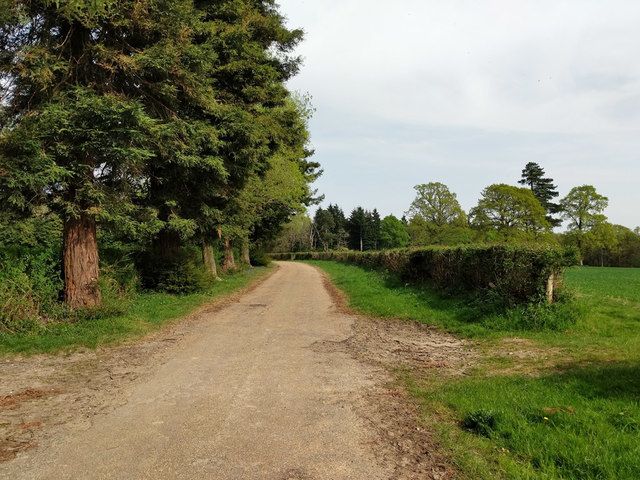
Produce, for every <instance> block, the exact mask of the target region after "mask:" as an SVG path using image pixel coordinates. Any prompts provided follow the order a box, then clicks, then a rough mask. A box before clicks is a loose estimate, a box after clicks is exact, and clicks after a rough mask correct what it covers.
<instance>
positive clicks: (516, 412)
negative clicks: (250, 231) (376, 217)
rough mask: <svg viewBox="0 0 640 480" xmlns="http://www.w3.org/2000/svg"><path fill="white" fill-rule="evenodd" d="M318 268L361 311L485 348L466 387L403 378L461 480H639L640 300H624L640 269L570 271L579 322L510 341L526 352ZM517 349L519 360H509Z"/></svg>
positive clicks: (447, 306) (454, 311) (443, 312)
mask: <svg viewBox="0 0 640 480" xmlns="http://www.w3.org/2000/svg"><path fill="white" fill-rule="evenodd" d="M313 263H314V264H315V265H317V266H319V267H320V268H322V269H323V270H325V271H326V272H327V273H328V274H329V276H330V277H331V279H332V281H333V282H334V284H335V285H336V286H338V288H340V289H342V290H343V291H344V292H345V293H346V294H347V296H348V298H349V305H350V307H351V308H353V309H354V310H357V311H361V312H363V313H366V314H369V315H375V316H380V317H399V318H406V319H413V320H418V321H421V322H426V323H431V324H434V325H440V326H442V327H444V328H447V329H448V330H450V331H457V332H459V333H463V334H466V335H468V336H475V337H476V338H481V339H482V340H481V345H480V347H481V348H480V351H481V352H483V353H484V354H486V358H484V359H481V360H480V365H479V366H478V367H476V368H474V369H472V370H469V371H467V375H465V376H464V377H445V376H442V375H437V374H434V375H433V376H431V377H427V378H421V379H417V378H414V377H412V376H411V375H410V374H405V376H404V380H405V381H406V385H407V388H408V390H409V391H410V392H411V393H412V395H413V396H415V398H416V399H418V400H419V401H420V402H421V404H422V405H423V412H424V418H425V421H426V422H427V423H428V424H430V425H431V426H432V428H434V430H436V431H437V432H438V435H439V440H440V443H441V444H442V445H443V446H444V447H445V448H446V449H447V450H448V451H449V452H450V454H451V456H452V460H453V461H454V462H455V463H456V464H457V466H458V468H459V469H460V470H461V472H462V475H463V476H464V477H466V478H473V479H476V478H478V479H482V478H485V479H492V478H511V479H522V478H535V479H538V478H540V479H637V478H640V442H638V435H640V402H638V398H640V383H639V382H638V378H640V353H639V352H640V294H638V291H637V290H635V289H633V288H628V285H639V284H640V269H593V268H584V267H583V268H573V269H570V270H569V272H568V274H567V280H566V281H567V284H568V286H569V287H570V288H573V289H575V290H576V291H577V296H578V300H579V302H580V303H581V304H582V305H583V309H582V316H581V318H580V320H579V321H578V323H577V324H576V325H575V326H573V327H571V328H569V329H566V330H562V331H555V332H553V331H540V332H528V331H520V332H515V334H517V336H518V337H519V338H521V339H522V338H524V339H525V340H526V342H525V343H524V344H523V346H522V345H521V346H520V347H519V346H518V345H520V343H518V342H516V343H514V342H513V340H514V339H513V338H507V337H512V336H514V332H510V331H508V330H500V329H498V330H493V331H492V332H491V329H490V328H489V327H488V326H487V325H480V326H475V327H473V328H472V327H471V326H469V325H467V324H465V323H464V320H463V319H461V318H460V316H461V315H464V313H465V308H468V307H465V306H464V305H459V304H457V303H455V301H454V300H453V299H444V300H443V299H441V298H439V297H437V296H435V297H434V296H432V293H429V292H419V291H413V290H412V288H411V287H407V286H404V285H398V284H397V282H396V283H393V282H390V281H389V278H388V277H387V276H385V275H384V274H382V273H380V272H373V271H367V270H364V269H362V268H359V267H355V266H352V265H344V264H335V263H334V262H313ZM449 302H453V303H449ZM466 311H467V312H468V311H470V310H468V309H467V310H466ZM505 342H506V343H505ZM509 342H511V343H509ZM507 345H511V346H507ZM510 348H512V349H515V350H517V349H518V348H523V349H524V350H522V352H518V353H522V354H523V355H522V356H519V355H513V356H509V355H508V354H507V355H505V349H510ZM514 372H516V373H514ZM465 427H466V428H465Z"/></svg>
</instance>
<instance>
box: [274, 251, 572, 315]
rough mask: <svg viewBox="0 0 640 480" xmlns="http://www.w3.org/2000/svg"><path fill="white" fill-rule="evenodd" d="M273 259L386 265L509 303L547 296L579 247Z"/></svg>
mask: <svg viewBox="0 0 640 480" xmlns="http://www.w3.org/2000/svg"><path fill="white" fill-rule="evenodd" d="M271 256H272V258H273V259H274V260H289V259H291V260H337V261H341V262H348V263H355V264H358V265H363V266H366V267H370V268H377V269H383V270H387V271H389V272H392V273H394V274H397V275H400V276H401V277H402V278H403V279H404V280H405V281H407V282H409V283H413V284H418V285H420V284H426V285H428V286H430V287H433V288H435V289H437V290H441V291H467V292H469V291H483V290H484V291H491V292H492V293H493V294H495V295H497V296H499V297H501V298H502V299H503V300H504V301H505V302H508V303H509V304H512V305H517V304H526V303H530V302H532V301H538V300H540V299H542V298H545V296H548V299H549V300H552V299H553V298H554V295H555V293H554V292H555V291H557V288H558V287H559V286H560V285H561V284H562V278H563V275H564V271H565V269H566V268H567V267H569V266H572V265H576V264H577V263H578V262H579V257H578V251H577V250H576V249H573V248H558V247H545V246H529V245H493V246H487V245H480V246H467V245H465V246H459V247H430V248H420V249H402V250H385V251H379V252H353V251H347V252H307V253H295V254H272V255H271Z"/></svg>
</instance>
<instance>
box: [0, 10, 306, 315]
mask: <svg viewBox="0 0 640 480" xmlns="http://www.w3.org/2000/svg"><path fill="white" fill-rule="evenodd" d="M301 38H302V32H301V31H299V30H288V29H287V28H286V27H285V25H284V18H283V17H282V16H281V15H280V14H279V13H278V11H277V6H276V4H275V2H274V1H273V0H223V1H221V2H211V1H195V2H194V1H192V0H153V1H151V0H135V1H134V0H122V1H118V2H116V1H115V0H74V1H73V2H52V1H50V0H30V1H26V0H0V100H1V102H0V122H1V123H0V129H1V130H0V172H2V176H1V177H0V204H1V205H2V208H3V209H6V210H10V211H11V215H17V214H21V215H26V216H28V215H30V212H31V211H32V209H33V208H35V207H37V206H38V205H42V204H44V205H47V206H48V207H49V208H50V209H52V210H54V211H56V212H58V213H59V215H60V216H61V218H62V220H63V223H64V252H65V255H64V259H65V260H64V276H65V300H66V301H67V303H68V304H69V305H70V306H71V307H73V308H78V307H91V306H94V305H98V304H99V303H100V292H99V290H98V289H97V279H98V271H99V270H98V267H99V266H98V250H97V242H96V224H97V222H98V221H99V222H101V223H103V224H105V222H110V223H112V224H118V225H122V224H126V223H128V221H129V220H130V219H134V218H144V219H145V221H146V222H147V223H148V225H149V226H150V229H151V230H153V229H156V230H157V231H159V235H158V237H157V239H156V242H155V243H156V246H157V248H158V251H159V252H167V251H169V252H170V251H174V250H175V249H176V248H177V245H178V244H179V241H180V238H187V237H191V236H194V235H196V234H197V233H198V232H199V233H200V235H201V236H202V237H203V238H204V237H206V236H209V235H212V234H213V233H214V232H215V231H216V227H217V226H219V225H221V224H222V225H223V224H224V223H225V219H224V218H223V217H224V214H225V211H228V209H229V205H230V204H231V202H232V201H233V199H234V198H236V197H237V195H239V192H240V190H241V189H242V187H243V186H244V185H245V184H246V182H247V180H248V179H249V178H250V177H251V175H253V174H262V173H263V172H264V171H266V169H267V167H268V164H269V158H270V157H271V156H272V155H274V153H275V152H277V151H278V149H279V146H280V145H281V144H282V143H286V140H282V138H283V136H285V135H288V134H289V132H288V129H289V127H290V126H291V125H292V124H293V123H295V122H296V116H297V115H298V113H297V112H293V111H290V112H288V113H285V114H284V115H285V116H284V117H283V118H280V119H277V118H276V117H277V116H278V115H280V113H281V112H282V107H283V106H285V105H286V103H287V101H288V99H289V93H288V91H287V90H286V87H285V85H284V82H285V81H286V80H287V79H288V78H289V77H290V76H291V75H293V74H294V73H295V72H296V71H297V69H298V65H299V60H298V59H297V58H295V57H291V56H290V52H291V49H292V48H293V47H294V46H295V45H296V44H297V43H298V42H299V41H300V39H301ZM287 116H288V119H287ZM308 153H309V152H305V153H304V154H303V155H301V156H300V157H299V168H300V170H301V171H302V172H304V174H305V175H312V174H313V171H314V170H315V169H316V167H317V164H313V163H312V162H309V161H307V160H306V157H307V156H308ZM142 211H146V212H149V213H151V215H150V214H149V213H147V214H146V215H145V216H142V215H139V214H140V213H141V212H142ZM149 220H151V221H149Z"/></svg>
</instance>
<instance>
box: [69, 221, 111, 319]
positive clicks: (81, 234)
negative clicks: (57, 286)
mask: <svg viewBox="0 0 640 480" xmlns="http://www.w3.org/2000/svg"><path fill="white" fill-rule="evenodd" d="M63 242H64V244H63V245H64V246H63V262H62V266H63V270H64V301H65V303H66V304H67V305H69V307H71V309H72V310H77V309H79V308H92V307H98V306H100V305H101V303H102V297H101V296H100V288H99V287H98V277H99V274H100V266H99V262H98V240H97V238H96V222H95V220H94V219H93V218H92V217H90V216H89V215H87V214H85V213H82V214H80V216H79V217H77V218H69V219H67V220H65V222H64V230H63Z"/></svg>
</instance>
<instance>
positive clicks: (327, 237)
mask: <svg viewBox="0 0 640 480" xmlns="http://www.w3.org/2000/svg"><path fill="white" fill-rule="evenodd" d="M312 229H313V230H312V232H313V238H314V244H315V245H314V246H315V248H317V249H321V250H324V251H328V250H336V249H340V248H345V247H346V246H347V240H348V236H349V235H348V233H347V230H346V229H347V219H346V218H345V216H344V212H343V211H342V209H341V208H340V207H338V206H337V205H331V204H329V206H328V207H327V208H326V209H323V208H322V207H320V208H318V209H317V210H316V213H315V215H314V217H313V225H312ZM308 250H310V249H307V251H308ZM289 251H294V250H289Z"/></svg>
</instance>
